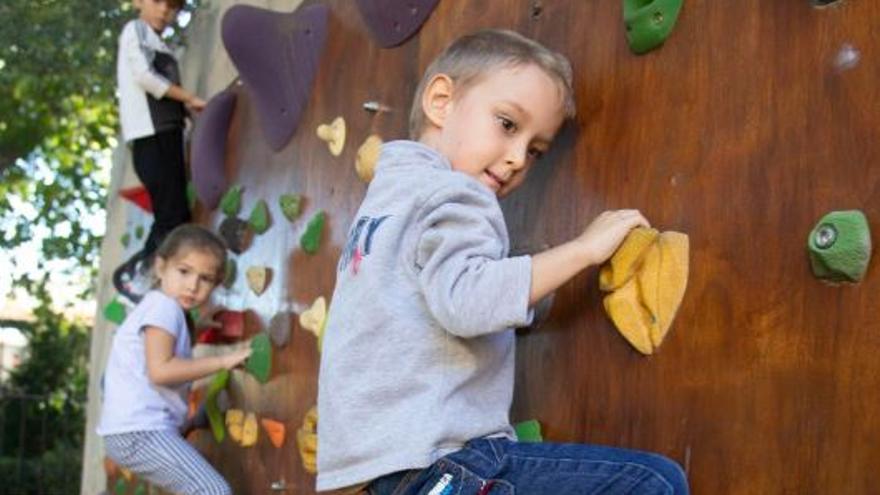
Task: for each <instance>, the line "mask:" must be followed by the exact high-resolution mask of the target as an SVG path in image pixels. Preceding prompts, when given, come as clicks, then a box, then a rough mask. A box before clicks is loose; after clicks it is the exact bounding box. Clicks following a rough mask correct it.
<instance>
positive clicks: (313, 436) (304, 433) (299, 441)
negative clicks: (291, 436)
mask: <svg viewBox="0 0 880 495" xmlns="http://www.w3.org/2000/svg"><path fill="white" fill-rule="evenodd" d="M317 431H318V408H317V407H316V406H312V408H311V409H309V411H308V412H307V413H306V416H305V418H303V424H302V426H301V427H300V428H299V430H297V432H296V445H297V448H298V450H299V455H300V458H301V459H302V464H303V469H305V470H306V471H307V472H309V473H313V474H314V473H315V472H317V471H318V462H317V453H318V433H317Z"/></svg>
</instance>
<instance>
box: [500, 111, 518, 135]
mask: <svg viewBox="0 0 880 495" xmlns="http://www.w3.org/2000/svg"><path fill="white" fill-rule="evenodd" d="M495 118H496V119H497V120H498V123H499V124H501V128H502V129H504V131H505V132H508V133H513V132H516V122H514V121H512V120H510V119H509V118H507V117H505V116H503V115H498V116H496V117H495Z"/></svg>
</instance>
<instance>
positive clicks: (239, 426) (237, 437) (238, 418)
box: [226, 409, 244, 445]
mask: <svg viewBox="0 0 880 495" xmlns="http://www.w3.org/2000/svg"><path fill="white" fill-rule="evenodd" d="M243 430H244V411H242V410H241V409H230V410H228V411H226V431H228V432H229V438H231V439H232V440H233V441H234V442H235V443H237V444H239V445H240V444H241V437H242V433H243Z"/></svg>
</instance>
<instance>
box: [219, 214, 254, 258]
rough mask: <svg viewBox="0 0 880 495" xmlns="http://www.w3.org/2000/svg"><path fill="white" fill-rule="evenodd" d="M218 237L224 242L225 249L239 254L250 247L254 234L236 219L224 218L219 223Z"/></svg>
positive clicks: (243, 222)
mask: <svg viewBox="0 0 880 495" xmlns="http://www.w3.org/2000/svg"><path fill="white" fill-rule="evenodd" d="M220 237H222V238H223V240H224V241H226V247H228V248H229V249H230V251H232V252H233V253H235V254H241V253H243V252H245V251H246V250H247V248H249V247H250V245H251V241H252V240H253V238H254V233H253V231H252V230H251V227H250V225H249V224H248V223H247V222H245V221H244V220H242V219H240V218H236V217H226V218H225V219H224V220H223V222H221V223H220Z"/></svg>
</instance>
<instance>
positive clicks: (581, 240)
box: [575, 210, 651, 265]
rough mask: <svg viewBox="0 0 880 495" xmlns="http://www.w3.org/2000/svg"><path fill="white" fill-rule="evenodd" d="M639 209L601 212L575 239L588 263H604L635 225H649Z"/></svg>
mask: <svg viewBox="0 0 880 495" xmlns="http://www.w3.org/2000/svg"><path fill="white" fill-rule="evenodd" d="M650 226H651V225H650V224H649V223H648V221H647V220H646V219H645V217H643V216H642V214H641V213H640V212H639V210H610V211H606V212H603V213H602V214H600V215H599V216H598V217H596V219H595V220H593V222H592V223H591V224H590V225H589V226H588V227H587V228H586V230H584V232H583V233H582V234H581V235H580V236H578V238H577V239H575V242H576V243H578V244H579V245H580V248H581V250H582V251H583V253H584V255H585V256H586V257H587V261H588V263H589V264H590V265H598V264H601V263H604V262H605V261H606V260H607V259H608V258H610V257H611V255H612V254H614V252H615V251H617V248H618V247H620V244H621V243H622V242H623V240H624V239H625V238H626V235H627V234H629V231H630V230H632V229H633V228H635V227H650Z"/></svg>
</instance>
